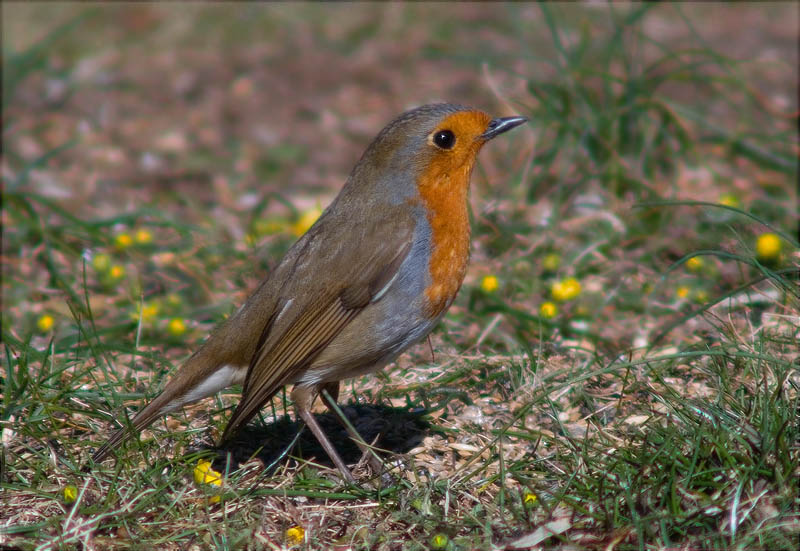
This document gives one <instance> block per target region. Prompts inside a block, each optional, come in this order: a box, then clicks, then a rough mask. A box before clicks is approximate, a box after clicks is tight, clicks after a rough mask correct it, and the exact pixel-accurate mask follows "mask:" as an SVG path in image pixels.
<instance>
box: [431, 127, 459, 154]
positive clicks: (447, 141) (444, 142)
mask: <svg viewBox="0 0 800 551" xmlns="http://www.w3.org/2000/svg"><path fill="white" fill-rule="evenodd" d="M433 143H435V144H436V145H437V146H438V147H441V148H442V149H452V148H453V146H454V145H455V143H456V135H455V134H453V133H452V132H451V131H450V130H439V131H437V132H436V134H434V135H433Z"/></svg>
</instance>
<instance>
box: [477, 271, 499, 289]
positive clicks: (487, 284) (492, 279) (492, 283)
mask: <svg viewBox="0 0 800 551" xmlns="http://www.w3.org/2000/svg"><path fill="white" fill-rule="evenodd" d="M498 287H500V282H499V281H498V280H497V277H496V276H493V275H488V276H484V278H483V279H482V280H481V289H483V290H484V292H486V293H494V292H495V291H496V290H497V288H498Z"/></svg>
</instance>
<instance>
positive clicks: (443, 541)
mask: <svg viewBox="0 0 800 551" xmlns="http://www.w3.org/2000/svg"><path fill="white" fill-rule="evenodd" d="M449 541H450V538H448V537H447V535H446V534H442V533H441V532H439V533H438V534H434V536H433V537H432V538H431V549H444V548H446V547H447V543H448V542H449Z"/></svg>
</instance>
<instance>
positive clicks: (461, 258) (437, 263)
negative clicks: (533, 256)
mask: <svg viewBox="0 0 800 551" xmlns="http://www.w3.org/2000/svg"><path fill="white" fill-rule="evenodd" d="M472 165H473V163H471V162H470V163H467V164H466V165H464V166H462V167H459V168H458V169H456V170H429V171H427V174H426V176H427V177H423V179H422V180H423V181H421V182H420V186H419V190H420V196H421V198H422V202H423V204H424V205H425V207H426V211H427V218H428V224H429V225H430V227H431V257H430V261H429V263H428V269H429V272H430V278H431V279H430V281H431V282H430V285H428V287H427V288H426V289H425V295H426V298H427V299H428V305H427V307H428V313H429V315H430V316H431V317H437V316H439V315H440V314H441V313H442V312H443V311H444V310H446V309H447V308H448V307H449V306H450V304H452V302H453V299H454V298H455V296H456V294H457V293H458V290H459V289H460V288H461V283H462V282H463V281H464V275H465V274H466V273H467V264H468V263H469V242H470V227H469V213H468V211H467V196H468V192H469V178H470V174H471V172H472ZM431 168H434V167H431Z"/></svg>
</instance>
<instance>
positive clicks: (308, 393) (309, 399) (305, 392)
mask: <svg viewBox="0 0 800 551" xmlns="http://www.w3.org/2000/svg"><path fill="white" fill-rule="evenodd" d="M336 389H337V395H338V389H339V385H338V383H337V385H336ZM316 397H317V392H316V390H315V389H313V388H309V387H304V386H298V385H295V387H294V388H293V389H292V401H293V402H294V407H295V409H296V411H297V414H298V415H299V416H300V417H301V418H302V419H303V421H304V422H305V424H306V425H308V428H310V429H311V432H312V433H314V436H315V437H316V438H317V441H318V442H319V443H320V445H321V446H322V448H323V449H324V450H325V452H326V453H327V454H328V457H330V458H331V461H333V464H334V465H336V467H337V468H338V469H339V471H340V472H341V473H342V476H343V477H344V479H345V480H346V481H347V482H350V483H351V484H355V483H356V481H355V479H354V478H353V474H352V473H351V472H350V469H348V468H347V465H345V464H344V461H342V458H341V457H339V454H338V452H337V451H336V448H334V447H333V444H331V441H330V440H328V437H327V436H325V432H324V431H323V430H322V427H320V426H319V423H318V422H317V420H316V419H315V418H314V415H313V414H312V413H311V405H312V404H313V403H314V398H316Z"/></svg>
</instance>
